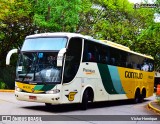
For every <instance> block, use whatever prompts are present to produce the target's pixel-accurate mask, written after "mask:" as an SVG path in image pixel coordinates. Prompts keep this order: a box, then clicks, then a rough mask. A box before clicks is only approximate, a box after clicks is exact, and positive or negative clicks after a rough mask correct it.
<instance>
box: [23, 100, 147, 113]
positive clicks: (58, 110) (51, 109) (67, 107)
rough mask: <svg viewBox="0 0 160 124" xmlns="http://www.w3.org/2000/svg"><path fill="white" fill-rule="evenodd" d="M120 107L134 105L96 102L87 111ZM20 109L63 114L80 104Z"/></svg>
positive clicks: (129, 103)
mask: <svg viewBox="0 0 160 124" xmlns="http://www.w3.org/2000/svg"><path fill="white" fill-rule="evenodd" d="M148 101H149V100H144V102H148ZM122 105H123V106H125V105H134V104H133V102H132V100H118V101H107V102H96V103H89V105H88V109H98V108H105V107H114V106H122ZM22 108H24V109H32V110H39V111H45V112H54V113H63V112H71V111H77V110H81V104H63V105H52V106H45V104H44V105H38V106H27V107H22Z"/></svg>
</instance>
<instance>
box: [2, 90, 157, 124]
mask: <svg viewBox="0 0 160 124" xmlns="http://www.w3.org/2000/svg"><path fill="white" fill-rule="evenodd" d="M153 100H155V96H152V97H150V98H147V99H145V101H144V102H143V103H140V104H132V103H131V101H129V100H123V101H114V102H113V101H112V102H100V103H92V104H89V108H88V109H87V110H85V111H84V110H81V109H80V105H79V104H74V105H71V104H70V105H53V106H52V107H50V108H47V107H46V106H45V105H44V103H34V102H26V101H17V100H16V99H15V97H14V93H5V92H0V115H1V116H3V121H2V119H1V121H0V124H1V123H2V124H7V123H11V124H12V123H16V124H17V123H19V124H21V123H23V124H25V123H27V124H28V123H29V124H32V123H33V124H36V123H37V124H40V123H43V124H45V123H47V124H48V123H52V124H53V123H54V124H55V123H56V124H57V123H58V124H64V123H65V124H66V123H68V124H70V123H71V124H106V123H107V124H151V123H152V124H159V123H160V121H141V120H138V119H142V118H143V117H146V116H147V117H150V118H151V117H152V115H157V114H156V113H154V112H153V111H151V110H149V109H148V108H147V104H148V103H149V102H151V101H153ZM4 115H5V116H9V117H11V118H12V121H7V120H4V118H5V117H4ZM21 115H23V116H24V117H21ZM42 115H45V118H46V116H47V117H48V119H49V120H51V121H42V122H39V121H40V120H36V119H35V118H34V119H35V120H34V119H31V120H29V119H28V116H29V117H30V116H31V117H32V116H37V119H41V117H39V116H42ZM90 115H93V116H90ZM127 115H128V116H127ZM15 116H16V117H19V116H20V118H19V119H20V120H16V119H13V117H15ZM157 116H160V115H157ZM137 117H139V118H137ZM1 118H2V117H1ZM26 118H27V119H28V120H27V119H26ZM42 118H43V116H42ZM54 118H56V121H52V120H54ZM90 118H91V119H90ZM117 118H118V119H117ZM25 119H26V120H25ZM46 119H47V118H46ZM108 119H109V120H110V121H106V120H108ZM114 119H115V121H112V120H114ZM123 119H124V120H123ZM125 119H126V120H125ZM128 119H129V121H128ZM132 120H134V121H132ZM23 121H24V122H23Z"/></svg>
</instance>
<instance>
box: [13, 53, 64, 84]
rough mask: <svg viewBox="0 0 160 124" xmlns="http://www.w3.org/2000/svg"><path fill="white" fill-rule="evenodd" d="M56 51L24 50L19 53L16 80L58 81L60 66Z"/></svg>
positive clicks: (59, 79) (59, 78)
mask: <svg viewBox="0 0 160 124" xmlns="http://www.w3.org/2000/svg"><path fill="white" fill-rule="evenodd" d="M57 55H58V52H24V53H21V54H20V55H19V62H18V66H17V69H16V72H17V73H16V74H17V75H16V80H17V81H21V82H23V81H25V82H37V83H38V82H41V83H47V82H50V83H54V82H55V83H60V81H61V67H57V59H56V58H57Z"/></svg>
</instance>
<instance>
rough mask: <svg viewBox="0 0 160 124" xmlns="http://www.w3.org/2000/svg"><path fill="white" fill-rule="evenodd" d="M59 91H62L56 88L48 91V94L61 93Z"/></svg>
mask: <svg viewBox="0 0 160 124" xmlns="http://www.w3.org/2000/svg"><path fill="white" fill-rule="evenodd" d="M59 92H60V90H59V89H54V90H49V91H46V94H56V93H59Z"/></svg>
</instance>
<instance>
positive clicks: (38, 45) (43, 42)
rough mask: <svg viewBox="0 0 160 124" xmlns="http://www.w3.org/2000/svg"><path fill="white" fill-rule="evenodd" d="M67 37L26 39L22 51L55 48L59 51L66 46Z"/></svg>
mask: <svg viewBox="0 0 160 124" xmlns="http://www.w3.org/2000/svg"><path fill="white" fill-rule="evenodd" d="M66 42H67V38H64V37H40V38H32V39H30V38H29V39H26V40H25V41H24V44H23V46H22V49H21V51H29V50H30V51H33V50H54V51H59V50H61V49H62V48H65V46H66Z"/></svg>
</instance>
